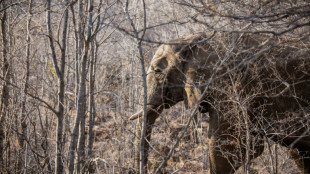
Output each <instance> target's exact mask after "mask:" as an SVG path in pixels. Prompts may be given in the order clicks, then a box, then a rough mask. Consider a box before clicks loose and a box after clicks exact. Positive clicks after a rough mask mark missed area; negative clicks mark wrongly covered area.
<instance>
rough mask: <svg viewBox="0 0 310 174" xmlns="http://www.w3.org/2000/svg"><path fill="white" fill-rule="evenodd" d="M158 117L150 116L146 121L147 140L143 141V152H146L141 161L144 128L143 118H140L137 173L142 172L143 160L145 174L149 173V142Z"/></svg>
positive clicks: (137, 129) (137, 132)
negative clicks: (142, 130) (141, 161)
mask: <svg viewBox="0 0 310 174" xmlns="http://www.w3.org/2000/svg"><path fill="white" fill-rule="evenodd" d="M157 117H158V115H155V116H153V115H152V116H148V117H147V120H146V131H145V138H144V139H143V141H144V142H143V147H142V148H143V149H142V150H143V152H144V159H140V151H141V149H140V144H141V128H142V122H143V118H139V120H138V121H137V125H136V138H135V143H134V144H135V168H136V171H137V173H139V171H140V160H143V164H144V168H143V173H147V162H148V151H149V147H150V145H149V142H150V140H151V134H152V127H153V124H154V123H155V121H156V118H157Z"/></svg>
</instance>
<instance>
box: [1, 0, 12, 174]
mask: <svg viewBox="0 0 310 174" xmlns="http://www.w3.org/2000/svg"><path fill="white" fill-rule="evenodd" d="M5 2H6V1H2V9H5V8H6V3H5ZM1 34H2V50H1V51H2V63H3V67H2V68H3V69H2V77H3V78H4V81H3V82H2V84H1V86H2V89H1V105H0V114H1V115H0V125H1V126H0V171H5V169H4V165H5V164H4V152H5V146H4V140H5V121H6V117H7V111H8V110H7V107H8V105H9V97H10V94H9V87H8V83H9V80H10V64H9V60H8V55H7V50H8V40H7V12H6V10H4V11H3V12H2V18H1Z"/></svg>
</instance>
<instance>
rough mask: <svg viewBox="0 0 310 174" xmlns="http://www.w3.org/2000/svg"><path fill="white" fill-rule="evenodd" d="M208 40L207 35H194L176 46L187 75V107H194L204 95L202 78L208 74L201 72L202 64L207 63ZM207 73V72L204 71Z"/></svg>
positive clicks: (183, 70) (185, 80) (180, 41)
mask: <svg viewBox="0 0 310 174" xmlns="http://www.w3.org/2000/svg"><path fill="white" fill-rule="evenodd" d="M206 38H208V37H207V36H206V34H205V33H199V34H196V35H192V36H189V37H186V38H183V39H182V40H179V43H180V44H177V45H174V46H173V47H172V48H173V51H174V53H176V54H177V55H178V57H179V58H180V59H181V61H182V62H183V63H182V64H183V67H182V72H183V74H184V75H185V79H184V83H185V85H184V90H185V94H184V95H185V96H184V102H185V106H187V107H194V106H195V105H196V104H197V103H198V101H199V99H200V97H201V94H202V89H201V88H200V87H199V86H200V81H199V79H200V77H201V75H203V74H204V73H206V72H200V70H201V65H202V63H201V62H206V59H208V58H206V57H207V56H205V53H206V52H205V49H206V48H207V49H208V46H207V45H208V44H207V43H206V42H204V40H206ZM203 71H205V70H203Z"/></svg>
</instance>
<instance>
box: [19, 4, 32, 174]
mask: <svg viewBox="0 0 310 174" xmlns="http://www.w3.org/2000/svg"><path fill="white" fill-rule="evenodd" d="M31 8H32V0H30V1H29V5H28V17H27V28H26V30H27V45H26V60H25V65H26V77H25V84H24V94H23V98H22V104H21V107H22V109H21V118H20V126H21V134H20V135H19V138H18V142H19V147H20V150H23V149H24V146H25V138H26V136H27V122H26V116H27V114H26V113H27V111H26V100H27V97H26V96H27V93H28V86H29V84H28V83H29V74H30V73H29V72H30V71H29V64H30V42H31V41H30V25H31V24H30V23H31V17H32V11H31V10H32V9H31ZM26 154H27V152H25V159H24V161H25V162H24V173H27V155H26ZM22 159H23V158H19V159H18V171H19V172H20V173H22V165H23V160H22Z"/></svg>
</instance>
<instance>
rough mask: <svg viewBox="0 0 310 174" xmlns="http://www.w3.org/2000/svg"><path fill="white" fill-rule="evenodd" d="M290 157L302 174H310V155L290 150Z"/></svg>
mask: <svg viewBox="0 0 310 174" xmlns="http://www.w3.org/2000/svg"><path fill="white" fill-rule="evenodd" d="M289 152H290V156H291V158H292V159H293V160H294V161H295V163H296V165H297V167H298V168H299V170H300V171H301V173H302V174H310V154H309V152H306V153H300V152H299V151H298V150H297V149H290V150H289Z"/></svg>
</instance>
